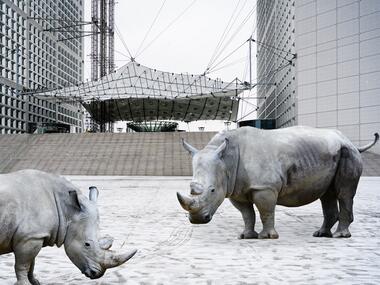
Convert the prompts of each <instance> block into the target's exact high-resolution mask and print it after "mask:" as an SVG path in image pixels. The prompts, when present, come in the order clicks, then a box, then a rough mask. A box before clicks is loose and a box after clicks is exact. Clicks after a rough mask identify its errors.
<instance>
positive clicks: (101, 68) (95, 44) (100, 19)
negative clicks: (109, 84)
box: [91, 0, 115, 81]
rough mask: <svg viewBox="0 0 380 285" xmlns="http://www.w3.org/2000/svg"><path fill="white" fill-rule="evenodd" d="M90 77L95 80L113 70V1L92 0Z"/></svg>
mask: <svg viewBox="0 0 380 285" xmlns="http://www.w3.org/2000/svg"><path fill="white" fill-rule="evenodd" d="M91 5H92V6H91V21H92V35H91V69H92V72H91V79H92V81H96V80H98V79H99V78H101V77H103V76H106V75H107V74H109V73H111V72H114V70H115V53H114V26H115V19H114V18H115V1H114V0H92V4H91Z"/></svg>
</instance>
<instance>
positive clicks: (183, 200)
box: [177, 192, 194, 211]
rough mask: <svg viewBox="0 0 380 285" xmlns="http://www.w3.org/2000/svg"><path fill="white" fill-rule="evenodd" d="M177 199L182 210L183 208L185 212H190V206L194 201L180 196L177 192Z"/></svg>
mask: <svg viewBox="0 0 380 285" xmlns="http://www.w3.org/2000/svg"><path fill="white" fill-rule="evenodd" d="M177 198H178V201H179V203H180V204H181V206H182V208H184V209H185V210H186V211H190V206H191V205H192V204H193V203H194V200H193V199H192V198H190V197H187V196H184V195H182V194H181V193H179V192H177Z"/></svg>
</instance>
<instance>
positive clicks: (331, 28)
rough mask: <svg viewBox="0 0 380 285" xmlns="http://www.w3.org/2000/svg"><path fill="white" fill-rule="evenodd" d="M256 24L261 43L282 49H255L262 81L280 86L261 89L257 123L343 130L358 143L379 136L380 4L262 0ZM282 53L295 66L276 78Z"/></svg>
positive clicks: (370, 1)
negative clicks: (293, 56)
mask: <svg viewBox="0 0 380 285" xmlns="http://www.w3.org/2000/svg"><path fill="white" fill-rule="evenodd" d="M257 17H258V41H260V42H263V43H266V44H269V45H270V46H273V47H275V48H277V49H273V48H272V49H270V48H268V47H266V48H264V47H261V48H260V45H259V46H258V48H259V53H258V77H259V78H265V79H266V80H265V81H266V82H275V83H276V84H277V85H276V86H273V85H262V86H260V88H259V89H258V94H259V96H261V97H263V98H264V97H265V98H264V99H262V100H261V101H259V105H260V110H259V117H260V118H275V119H276V123H277V127H283V126H288V125H295V124H298V125H309V126H313V127H323V128H334V129H339V130H341V131H342V132H343V133H344V134H345V135H347V136H348V137H349V138H350V139H351V140H352V141H353V142H354V143H355V144H360V145H361V144H365V143H367V142H369V141H371V140H373V133H375V132H379V131H380V49H379V46H380V1H378V0H297V1H295V0H273V1H265V0H258V7H257ZM279 49H284V50H287V51H291V52H292V53H296V54H297V58H296V60H295V61H294V62H295V66H293V67H291V66H289V67H285V68H284V69H282V70H280V71H277V72H276V69H278V67H279V66H280V67H281V58H280V57H278V56H276V55H275V54H274V53H273V52H276V53H278V54H280V55H284V53H281V52H280V51H279ZM263 50H265V52H263ZM262 53H264V54H265V56H263V58H261V57H262ZM271 57H272V58H273V59H271ZM268 59H271V60H268ZM271 61H274V63H272V62H271ZM263 66H265V68H263ZM270 72H272V73H274V74H275V75H273V76H269V77H268V76H267V75H268V74H270ZM284 90H285V91H284ZM284 94H285V95H284ZM283 100H287V101H285V102H286V103H282V102H284V101H283ZM281 104H282V105H281ZM284 108H285V110H286V111H285V114H286V112H287V113H288V115H285V117H286V118H287V120H285V122H284V120H283V119H282V117H281V116H284V115H283V114H284V113H283V109H284ZM273 110H275V111H273ZM375 151H376V152H380V146H379V145H377V146H376V148H375Z"/></svg>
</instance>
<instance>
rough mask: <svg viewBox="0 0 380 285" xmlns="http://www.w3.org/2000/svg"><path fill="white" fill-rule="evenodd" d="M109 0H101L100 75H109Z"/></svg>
mask: <svg viewBox="0 0 380 285" xmlns="http://www.w3.org/2000/svg"><path fill="white" fill-rule="evenodd" d="M107 2H108V1H107V0H100V52H99V56H100V77H103V76H105V75H107V38H108V27H107Z"/></svg>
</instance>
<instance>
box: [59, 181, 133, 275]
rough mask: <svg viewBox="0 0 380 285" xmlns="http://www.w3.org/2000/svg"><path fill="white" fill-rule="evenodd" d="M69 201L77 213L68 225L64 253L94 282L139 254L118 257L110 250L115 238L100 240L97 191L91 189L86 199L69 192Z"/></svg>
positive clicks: (129, 253) (119, 255) (126, 254)
mask: <svg viewBox="0 0 380 285" xmlns="http://www.w3.org/2000/svg"><path fill="white" fill-rule="evenodd" d="M70 198H71V199H72V201H73V204H74V205H76V206H77V207H76V208H77V209H75V210H74V212H75V213H74V214H73V216H72V219H71V222H70V223H69V224H68V227H67V232H66V237H65V242H64V244H65V251H66V254H67V256H68V257H69V258H70V260H71V261H72V262H73V263H74V264H75V265H76V266H77V267H78V268H79V270H81V272H82V273H83V274H84V275H86V276H87V277H89V278H91V279H96V278H100V277H102V276H103V275H104V273H105V271H106V270H107V269H108V268H111V267H116V266H119V265H121V264H123V263H124V262H126V261H127V260H128V259H130V258H131V257H132V256H133V255H134V254H135V253H136V250H133V251H130V252H127V253H123V254H116V253H115V252H114V251H111V250H109V248H110V247H111V246H112V241H113V240H112V238H101V239H99V238H98V231H99V214H98V209H97V206H96V201H97V198H98V190H97V189H96V187H90V195H89V198H90V199H87V198H86V197H84V196H78V195H77V192H76V191H70Z"/></svg>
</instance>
